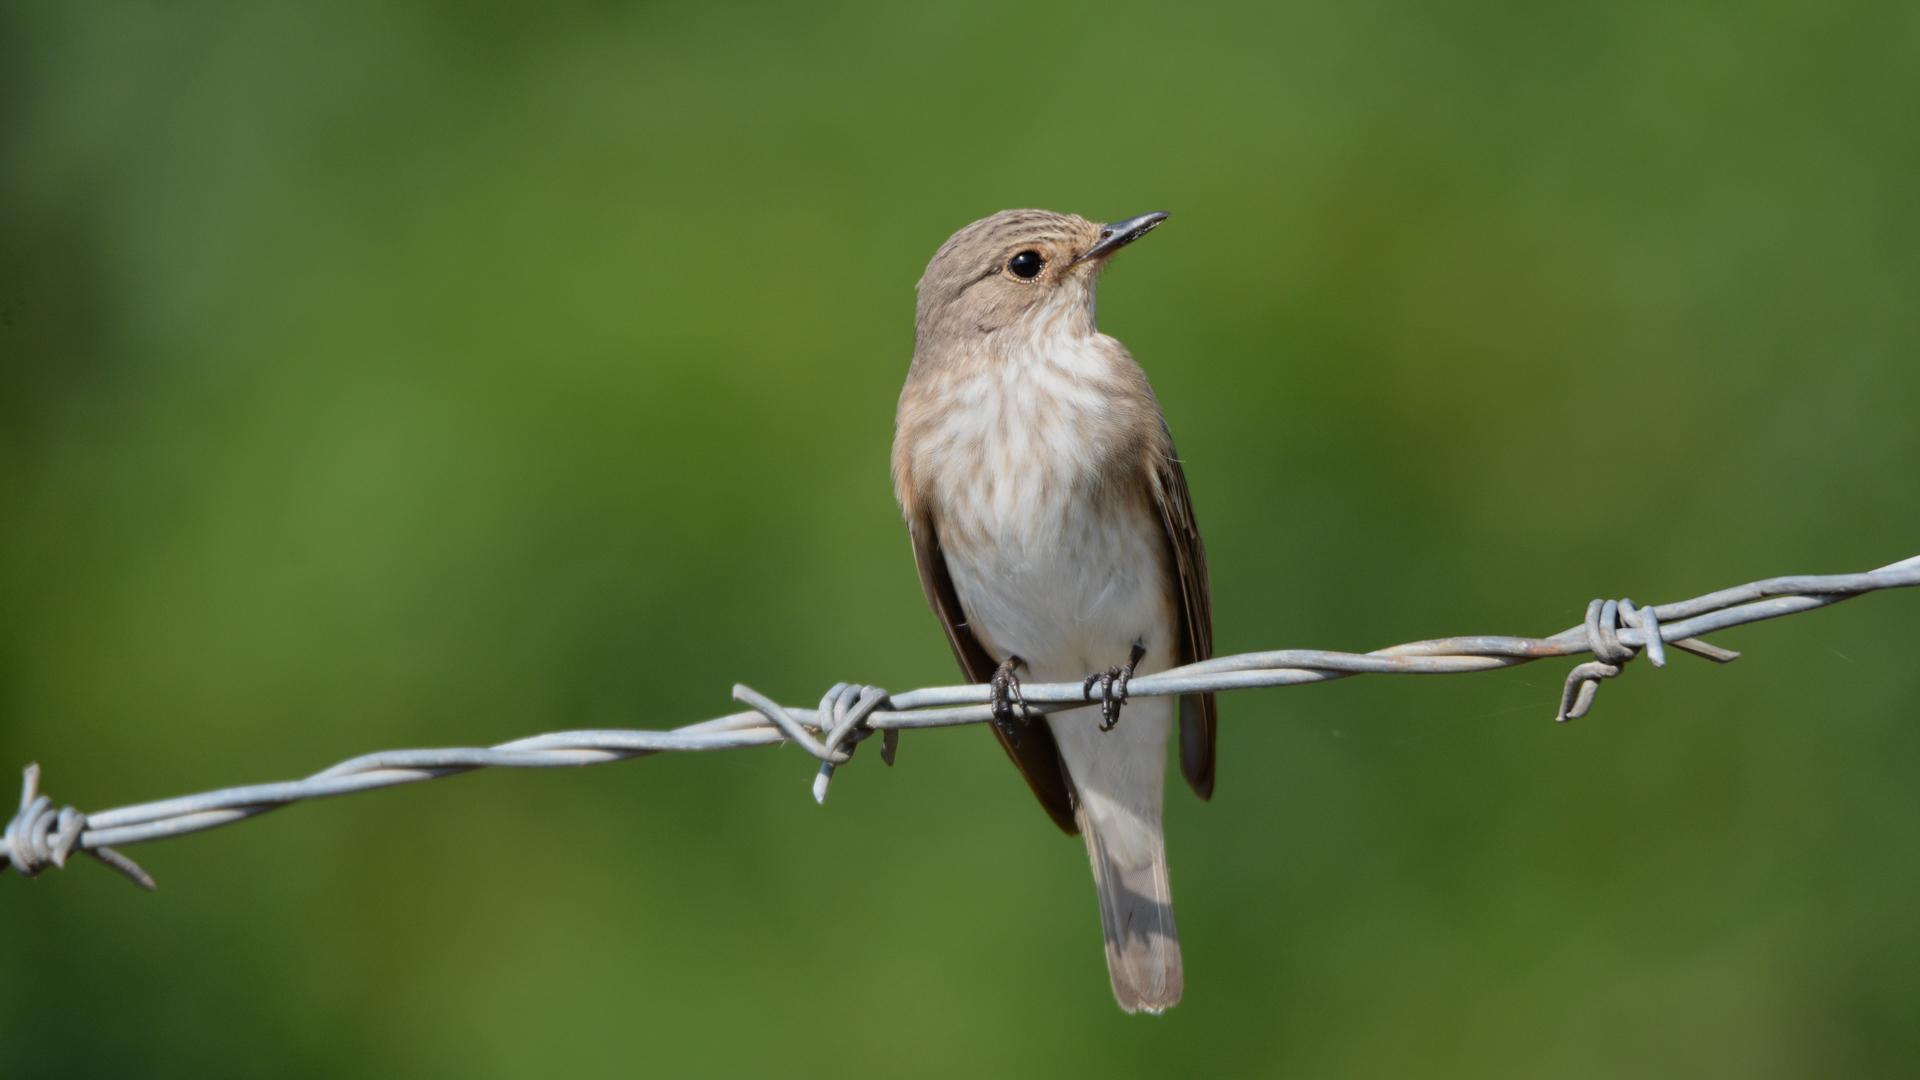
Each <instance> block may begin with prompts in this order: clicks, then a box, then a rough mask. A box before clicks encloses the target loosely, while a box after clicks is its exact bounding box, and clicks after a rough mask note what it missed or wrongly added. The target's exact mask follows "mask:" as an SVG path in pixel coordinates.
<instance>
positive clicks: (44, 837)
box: [0, 762, 154, 892]
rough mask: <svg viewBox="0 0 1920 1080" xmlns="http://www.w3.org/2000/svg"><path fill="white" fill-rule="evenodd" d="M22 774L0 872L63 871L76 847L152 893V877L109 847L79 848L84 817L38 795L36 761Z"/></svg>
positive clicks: (28, 874) (33, 873)
mask: <svg viewBox="0 0 1920 1080" xmlns="http://www.w3.org/2000/svg"><path fill="white" fill-rule="evenodd" d="M22 773H23V776H22V779H21V781H20V812H19V813H17V814H15V815H13V820H12V821H9V822H7V830H6V841H7V860H6V861H5V862H0V869H4V868H6V867H8V866H11V867H13V868H14V869H15V870H17V871H19V873H20V876H21V877H25V878H32V877H38V876H39V874H40V871H42V870H45V869H46V868H47V867H48V866H53V867H56V868H58V869H61V870H65V869H66V868H67V857H68V856H70V855H72V854H73V852H74V850H75V849H76V848H79V850H82V851H85V852H86V853H87V854H89V855H91V856H93V857H94V858H96V859H99V860H100V861H101V862H103V863H106V864H107V865H108V866H110V867H112V868H114V869H115V870H118V871H119V872H120V873H122V874H124V875H125V876H126V877H127V879H128V880H130V881H132V882H133V883H134V884H135V885H138V886H140V887H141V888H143V889H146V890H148V891H149V892H151V891H152V890H153V888H154V882H153V878H152V877H150V876H149V875H148V874H147V872H146V871H145V870H142V869H140V864H139V863H136V862H134V861H133V860H132V859H129V858H127V857H126V856H125V855H122V854H120V853H119V852H117V851H115V850H113V849H112V848H110V847H80V844H81V840H82V838H83V834H84V833H85V832H86V828H87V815H85V814H83V813H81V812H80V811H78V810H75V809H74V808H73V807H71V806H64V807H61V808H60V809H58V810H55V809H54V808H53V800H52V799H49V798H48V797H46V796H45V795H42V794H40V765H39V763H38V762H35V763H34V764H32V765H29V766H27V767H26V768H25V769H23V770H22Z"/></svg>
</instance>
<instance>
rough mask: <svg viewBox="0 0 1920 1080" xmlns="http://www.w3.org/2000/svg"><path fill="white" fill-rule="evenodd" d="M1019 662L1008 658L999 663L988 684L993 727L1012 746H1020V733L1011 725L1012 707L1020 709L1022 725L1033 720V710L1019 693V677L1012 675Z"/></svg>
mask: <svg viewBox="0 0 1920 1080" xmlns="http://www.w3.org/2000/svg"><path fill="white" fill-rule="evenodd" d="M1020 662H1021V661H1020V658H1019V657H1017V656H1009V657H1007V658H1006V659H1005V660H1002V661H1000V666H999V667H997V668H994V669H993V680H992V681H991V682H990V683H988V687H989V691H988V697H987V701H988V703H989V704H991V705H992V706H993V723H994V726H995V727H997V728H999V729H1000V733H1001V734H1002V735H1005V736H1006V737H1007V742H1009V743H1011V744H1012V745H1014V746H1019V745H1020V733H1019V731H1018V730H1016V729H1015V728H1014V725H1013V719H1014V718H1013V707H1014V706H1015V705H1018V706H1019V707H1020V722H1021V723H1022V724H1025V723H1029V722H1031V721H1032V720H1033V710H1032V709H1030V708H1028V707H1027V699H1026V698H1025V697H1024V696H1023V695H1022V694H1021V693H1020V676H1018V675H1015V674H1014V673H1013V669H1014V668H1016V667H1018V666H1020Z"/></svg>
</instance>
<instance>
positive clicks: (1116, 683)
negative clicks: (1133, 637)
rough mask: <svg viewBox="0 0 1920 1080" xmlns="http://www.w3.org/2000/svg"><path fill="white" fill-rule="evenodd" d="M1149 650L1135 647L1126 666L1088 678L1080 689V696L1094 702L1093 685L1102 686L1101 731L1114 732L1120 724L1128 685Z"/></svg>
mask: <svg viewBox="0 0 1920 1080" xmlns="http://www.w3.org/2000/svg"><path fill="white" fill-rule="evenodd" d="M1145 655H1147V650H1146V649H1144V648H1142V647H1140V646H1139V645H1137V644H1136V645H1135V646H1134V647H1133V654H1132V655H1131V656H1129V657H1127V662H1126V663H1125V664H1115V665H1113V666H1112V667H1110V668H1108V669H1107V670H1105V671H1103V672H1095V673H1093V674H1092V675H1089V676H1087V680H1086V682H1085V683H1084V684H1082V685H1081V687H1080V695H1081V696H1082V697H1084V698H1086V699H1087V700H1088V701H1092V700H1093V684H1094V683H1099V684H1100V721H1101V723H1100V730H1101V731H1112V730H1113V729H1114V728H1115V727H1116V726H1118V725H1119V723H1120V706H1122V705H1124V704H1126V702H1127V683H1129V682H1131V681H1133V669H1134V666H1135V665H1136V664H1138V663H1140V658H1141V657H1143V656H1145Z"/></svg>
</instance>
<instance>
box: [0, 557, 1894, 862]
mask: <svg viewBox="0 0 1920 1080" xmlns="http://www.w3.org/2000/svg"><path fill="white" fill-rule="evenodd" d="M1914 585H1920V555H1916V556H1914V557H1913V558H1910V559H1903V560H1901V561H1900V562H1897V563H1892V564H1890V565H1887V566H1883V567H1881V568H1880V569H1878V570H1873V571H1869V572H1867V573H1864V574H1832V575H1826V576H1811V577H1806V576H1803V577H1780V578H1769V579H1767V580H1765V581H1756V582H1750V583H1748V584H1746V585H1740V586H1736V587H1734V588H1731V589H1722V590H1720V591H1718V592H1712V593H1707V594H1706V595H1704V596H1697V597H1695V598H1693V599H1691V600H1682V601H1679V602H1677V603H1671V604H1659V605H1655V606H1650V607H1635V606H1634V604H1633V601H1631V600H1625V599H1622V600H1595V601H1593V602H1592V603H1591V604H1589V605H1588V607H1587V614H1586V618H1585V619H1584V620H1583V621H1582V622H1581V624H1580V625H1579V626H1574V627H1571V628H1569V629H1566V630H1562V631H1561V632H1559V633H1557V634H1554V635H1553V636H1551V637H1545V638H1525V637H1497V636H1484V637H1452V638H1439V639H1435V640H1431V641H1414V642H1409V643H1407V644H1404V645H1395V646H1392V647H1390V648H1385V649H1378V650H1375V651H1373V652H1370V653H1345V652H1331V651H1323V650H1317V649H1278V650H1273V651H1269V652H1254V653H1240V654H1238V655H1234V656H1221V657H1216V658H1214V659H1212V660H1206V661H1202V662H1200V663H1197V664H1188V665H1186V666H1184V667H1178V668H1173V669H1171V670H1168V671H1162V672H1156V673H1155V674H1152V675H1142V676H1140V677H1138V678H1135V679H1134V680H1132V682H1131V684H1130V685H1128V686H1127V687H1126V691H1125V693H1126V696H1128V697H1155V696H1161V695H1173V694H1190V693H1202V692H1208V691H1213V692H1219V691H1226V690H1244V689H1252V688H1255V687H1272V686H1294V685H1299V684H1301V683H1311V682H1327V681H1330V680H1333V679H1345V678H1350V677H1352V676H1354V675H1363V674H1379V675H1390V674H1391V675H1447V674H1459V673H1463V672H1470V671H1491V670H1494V669H1497V668H1507V667H1514V666H1517V665H1520V664H1526V663H1531V662H1533V661H1535V660H1541V659H1545V658H1547V657H1555V656H1578V655H1581V654H1585V653H1591V654H1593V657H1594V659H1593V660H1591V661H1588V662H1585V663H1582V664H1579V665H1577V666H1575V667H1574V668H1573V670H1572V671H1571V672H1569V673H1568V676H1567V683H1566V686H1565V688H1564V689H1563V691H1562V693H1561V700H1560V710H1559V713H1558V715H1557V716H1556V717H1555V719H1557V720H1561V721H1566V720H1572V719H1577V718H1579V717H1581V716H1583V715H1585V714H1586V712H1587V711H1588V710H1589V709H1590V708H1591V707H1592V705H1593V701H1594V697H1595V695H1596V694H1597V693H1598V690H1599V686H1600V682H1601V680H1603V679H1610V678H1615V677H1617V676H1618V675H1619V674H1620V673H1621V672H1622V671H1623V670H1624V669H1625V666H1626V664H1627V662H1628V661H1630V660H1632V659H1633V658H1634V657H1635V656H1638V655H1639V654H1640V653H1641V652H1643V651H1644V652H1645V653H1646V654H1647V658H1648V662H1649V663H1651V664H1653V665H1654V666H1655V667H1664V666H1665V665H1666V657H1667V652H1666V650H1667V648H1668V647H1669V646H1671V647H1673V648H1678V649H1681V650H1682V651H1685V652H1690V653H1694V654H1696V655H1699V656H1703V657H1705V658H1707V659H1710V660H1715V661H1718V662H1720V663H1727V662H1729V661H1732V660H1734V659H1736V658H1738V657H1739V655H1740V654H1739V653H1736V652H1729V651H1727V650H1725V649H1721V648H1719V647H1718V646H1715V645H1711V644H1709V643H1707V642H1704V641H1701V640H1699V636H1700V635H1702V634H1708V633H1712V632H1713V631H1716V630H1724V629H1727V628H1728V627H1733V626H1740V625H1743V624H1745V623H1753V622H1760V621H1763V620H1766V619H1776V618H1779V617H1781V616H1783V615H1792V614H1795V613H1797V612H1802V611H1810V610H1812V609H1814V608H1818V607H1825V606H1826V605H1828V604H1836V603H1839V602H1840V601H1842V600H1846V599H1849V598H1850V597H1854V596H1858V595H1860V594H1862V593H1868V592H1875V591H1878V590H1881V589H1898V588H1905V587H1909V586H1914ZM1021 691H1022V694H1023V696H1024V697H1025V698H1026V701H1027V703H1028V705H1030V706H1031V707H1032V711H1034V712H1037V713H1048V712H1057V711H1060V710H1062V709H1071V708H1078V707H1080V706H1082V705H1085V704H1087V703H1088V701H1089V696H1088V692H1087V690H1086V688H1085V686H1084V685H1083V684H1082V683H1078V682H1073V683H1025V684H1022V686H1021ZM990 693H991V690H990V688H989V687H988V686H985V685H968V686H940V687H930V688H927V689H923V690H913V691H909V692H907V693H904V694H893V695H889V694H888V693H887V692H886V691H885V690H882V689H880V688H878V687H873V686H862V685H859V684H849V683H836V684H835V685H834V686H833V687H832V688H831V689H830V690H828V691H827V693H826V695H825V696H824V697H822V698H821V700H820V705H819V707H818V708H814V709H803V708H793V707H787V706H782V705H780V704H779V703H777V702H775V701H773V700H772V699H770V698H767V697H765V696H763V695H761V694H759V693H757V692H755V691H754V690H752V689H751V688H749V687H746V686H736V687H734V688H733V696H734V698H735V699H736V700H738V701H740V702H742V703H744V704H746V705H748V706H750V707H751V711H749V712H740V713H733V714H731V715H728V716H722V717H719V718H717V719H714V720H708V721H705V722H703V723H698V724H690V725H688V726H686V727H681V728H674V729H673V730H671V731H625V730H586V731H558V732H552V733H550V734H545V735H534V736H531V737H529V738H524V739H516V740H514V741H512V742H508V743H502V744H500V745H499V746H494V747H487V748H469V747H452V748H446V749H436V750H386V751H381V752H379V753H373V754H364V755H362V756H360V757H356V758H351V759H349V760H347V761H343V762H341V763H340V764H338V765H335V766H333V767H332V768H330V769H327V770H325V771H323V772H319V773H315V774H314V775H312V776H310V777H307V778H306V779H304V780H289V781H284V782H280V783H271V784H253V785H249V786H246V787H234V788H223V789H221V790H219V791H208V792H203V793H201V794H198V795H185V796H181V797H179V798H174V799H162V800H160V801H158V802H148V803H140V804H137V805H134V806H123V807H119V808H117V809H113V810H104V811H101V812H100V813H97V814H82V813H80V812H79V811H78V810H75V809H74V808H73V807H71V806H69V807H63V808H60V809H57V810H56V809H54V805H53V801H52V800H51V799H50V798H48V797H47V796H46V795H43V794H41V793H40V790H39V784H40V767H39V766H38V765H29V766H28V767H27V769H26V772H25V780H24V783H23V785H22V792H21V799H20V811H19V813H17V814H16V815H15V816H14V818H13V820H12V821H11V822H10V823H9V824H8V825H7V828H6V831H5V834H4V836H0V858H4V860H5V861H4V862H0V869H4V868H5V867H6V866H9V865H10V866H12V867H13V868H14V869H15V870H17V871H19V872H20V873H21V874H22V875H24V876H26V877H33V876H34V875H36V874H39V873H40V872H41V871H42V870H45V869H46V868H47V867H49V866H53V867H64V866H65V865H66V861H67V858H68V857H69V856H70V855H72V854H73V853H74V852H76V851H79V852H85V853H87V854H89V855H92V856H93V857H95V858H97V859H99V860H100V861H101V862H104V863H106V864H107V865H108V866H110V867H112V868H113V869H115V870H117V871H119V872H120V873H122V874H124V875H125V876H127V877H128V878H130V879H132V880H133V881H134V882H135V883H136V884H139V885H141V886H142V887H144V888H148V889H151V888H153V887H154V883H153V879H152V878H151V877H150V876H148V875H147V873H146V872H145V871H144V870H142V869H140V867H139V866H138V865H136V864H135V863H134V862H133V861H132V860H131V859H128V858H127V857H126V856H124V855H122V854H120V853H119V852H118V851H115V850H114V847H115V846H124V845H128V844H140V843H146V842H149V841H153V840H160V839H164V838H166V837H169V836H183V835H185V834H187V833H194V832H200V831H203V830H205V829H212V828H216V827H218V826H221V825H228V824H231V823H233V822H236V821H240V820H243V819H245V818H250V817H255V816H257V815H260V814H264V813H266V812H267V811H269V810H276V809H278V808H280V807H282V806H286V805H289V804H291V803H295V802H300V801H303V800H306V799H318V798H325V797H328V796H333V795H348V794H352V793H354V792H359V791H372V790H374V789H376V788H385V787H394V786H396V785H399V784H413V783H419V782H421V781H424V780H437V779H440V778H441V777H446V776H457V775H459V774H461V773H465V772H472V771H473V770H475V769H485V768H504V769H548V768H573V767H578V766H583V765H599V764H603V763H605V762H609V761H624V760H626V759H628V758H636V757H645V756H647V755H649V754H658V753H663V752H666V751H698V750H734V749H740V748H743V747H749V746H772V745H775V744H778V743H783V742H792V743H795V744H797V745H799V746H800V747H801V748H803V749H804V750H806V751H807V753H809V754H811V755H813V756H814V757H816V758H818V759H820V768H819V771H818V773H817V774H816V776H815V778H814V785H813V794H814V798H815V799H816V800H819V801H822V802H824V801H825V800H826V796H827V788H828V784H829V782H830V781H831V780H832V779H833V772H834V769H835V768H836V767H837V766H839V765H843V764H845V763H846V762H847V761H848V760H849V759H851V757H852V755H853V752H854V750H855V749H857V748H858V746H859V743H860V742H861V741H863V740H865V739H866V738H868V737H869V736H871V735H873V734H874V733H875V732H879V733H880V734H881V735H882V749H881V758H882V760H883V761H885V762H886V763H887V764H888V765H891V764H893V760H894V753H895V750H896V748H897V746H898V740H899V733H900V732H901V731H905V730H909V729H921V728H937V727H956V726H960V725H965V724H981V723H986V722H988V721H990V720H991V719H993V708H992V706H991V704H990V703H989V702H990V697H989V695H990Z"/></svg>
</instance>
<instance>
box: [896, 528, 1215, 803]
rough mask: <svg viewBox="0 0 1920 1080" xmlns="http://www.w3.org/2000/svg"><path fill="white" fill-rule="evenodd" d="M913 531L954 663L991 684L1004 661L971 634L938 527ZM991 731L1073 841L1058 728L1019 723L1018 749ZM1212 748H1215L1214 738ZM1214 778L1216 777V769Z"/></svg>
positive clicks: (970, 677)
mask: <svg viewBox="0 0 1920 1080" xmlns="http://www.w3.org/2000/svg"><path fill="white" fill-rule="evenodd" d="M907 532H908V534H909V535H911V536H912V537H913V561H914V562H915V563H916V564H917V565H918V566H919V567H920V586H921V588H923V589H925V590H926V591H927V603H928V604H929V605H930V606H931V607H932V608H933V613H934V614H935V615H938V616H940V625H941V626H943V627H945V628H946V631H947V644H948V645H951V646H952V647H953V658H954V659H955V660H958V661H960V674H961V675H962V676H964V677H965V678H966V680H967V681H968V682H971V683H984V682H988V681H990V680H991V679H992V678H993V672H994V669H995V668H997V667H999V666H1000V665H999V661H997V660H995V659H994V658H993V657H991V656H989V655H987V650H986V649H985V648H983V647H982V646H981V644H980V641H979V639H978V638H976V637H974V636H973V631H971V630H969V629H967V623H966V613H965V612H964V611H963V610H962V609H961V607H960V594H959V593H958V592H956V591H954V588H953V575H952V574H950V573H949V572H948V571H947V557H946V555H945V554H944V553H942V552H941V550H940V538H939V536H938V535H936V533H935V531H934V527H933V522H931V521H928V520H927V519H925V518H924V517H923V518H920V519H918V520H916V521H909V522H908V523H907ZM1203 573H1204V571H1203ZM987 726H988V727H990V728H992V729H993V737H994V738H996V739H999V740H1000V747H1001V749H1003V750H1005V751H1006V752H1007V756H1008V757H1009V758H1012V759H1013V764H1014V766H1015V767H1016V768H1018V769H1019V770H1020V775H1021V776H1024V777H1026V779H1027V786H1028V787H1030V788H1032V789H1033V793H1034V795H1035V796H1036V797H1038V798H1039V800H1040V805H1041V807H1043V808H1044V809H1045V810H1046V812H1047V816H1048V817H1050V818H1052V819H1053V823H1054V824H1055V825H1058V826H1060V828H1061V829H1062V830H1063V831H1064V832H1066V834H1067V835H1068V836H1073V835H1076V834H1078V833H1079V832H1080V826H1079V825H1077V824H1075V823H1074V820H1073V785H1072V784H1071V783H1069V782H1068V781H1067V766H1066V763H1065V762H1064V761H1062V760H1061V759H1060V747H1059V744H1057V743H1055V742H1054V741H1053V729H1052V728H1050V727H1048V726H1047V725H1046V723H1045V722H1044V721H1042V720H1040V719H1039V718H1038V717H1035V718H1034V720H1033V722H1032V723H1028V724H1021V723H1018V722H1017V721H1016V725H1015V726H1016V727H1018V728H1019V739H1020V741H1019V743H1018V744H1015V743H1013V742H1011V741H1009V740H1008V738H1007V734H1006V732H1004V731H1001V730H1000V725H998V724H988V725H987ZM1183 745H1184V744H1183ZM1208 745H1209V747H1211V745H1212V742H1211V739H1209V742H1208ZM1209 760H1211V759H1209ZM1208 774H1209V776H1211V774H1212V769H1211V766H1209V769H1208Z"/></svg>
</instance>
